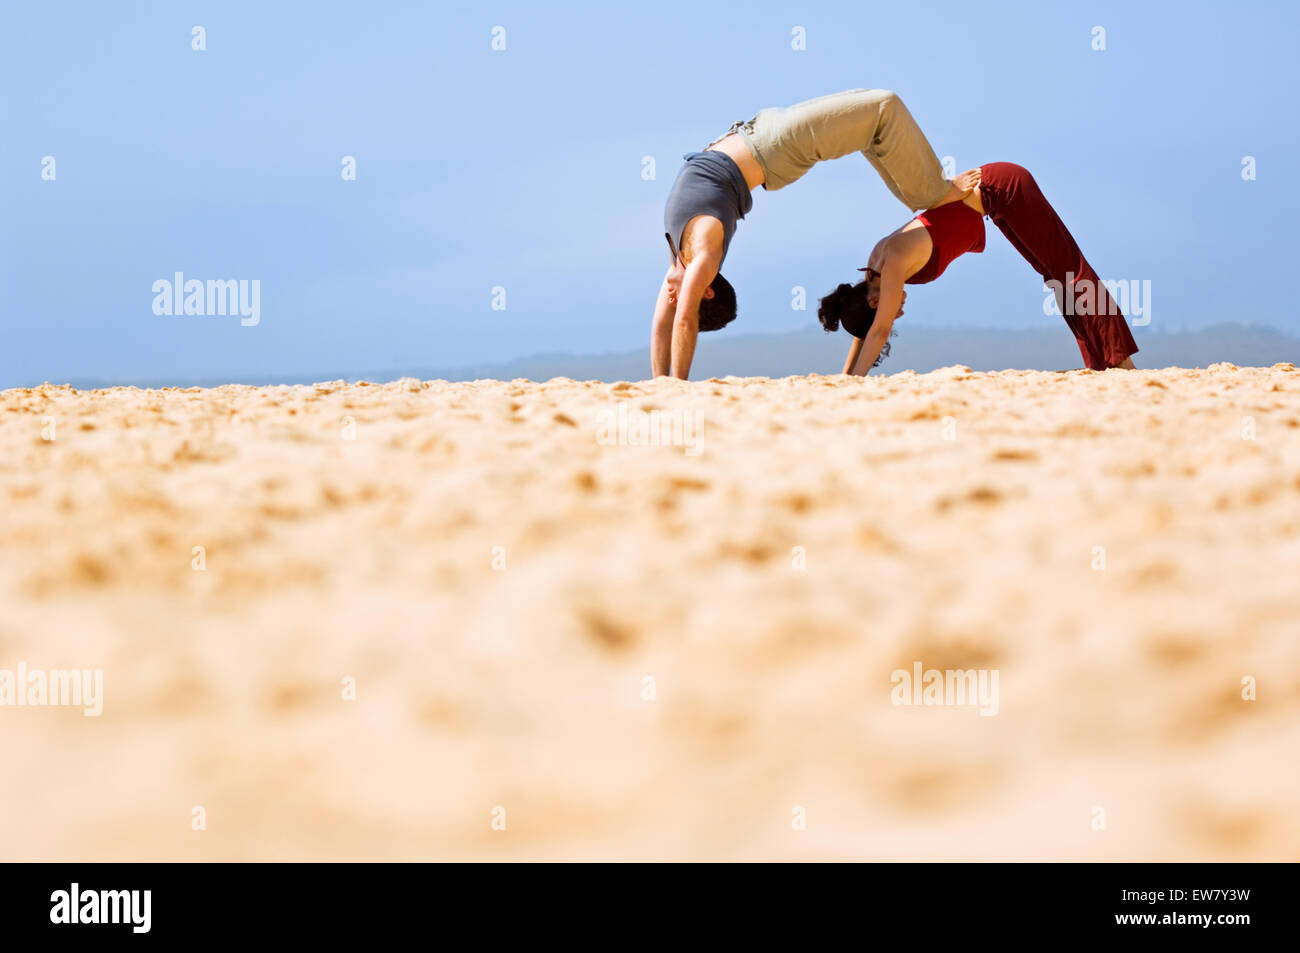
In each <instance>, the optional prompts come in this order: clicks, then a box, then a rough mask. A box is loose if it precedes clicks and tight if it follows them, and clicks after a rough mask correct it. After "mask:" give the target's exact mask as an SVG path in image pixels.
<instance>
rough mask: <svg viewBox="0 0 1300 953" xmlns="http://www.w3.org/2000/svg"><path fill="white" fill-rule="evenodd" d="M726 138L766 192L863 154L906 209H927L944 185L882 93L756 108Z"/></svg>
mask: <svg viewBox="0 0 1300 953" xmlns="http://www.w3.org/2000/svg"><path fill="white" fill-rule="evenodd" d="M732 132H735V133H739V134H740V135H741V137H742V138H744V140H745V142H746V144H747V145H748V146H749V148H750V151H751V152H753V153H754V158H755V159H757V160H758V164H759V166H761V167H762V169H763V177H764V180H765V181H764V183H763V187H764V188H766V189H767V190H768V191H769V192H774V191H776V190H777V189H783V188H785V187H786V186H787V185H789V184H790V183H791V182H794V181H795V180H796V179H798V178H800V177H801V176H802V175H803V174H804V173H805V172H807V171H808V170H809V169H811V168H812V167H813V165H815V164H816V163H818V162H825V161H826V160H827V159H838V158H840V157H841V156H846V155H848V154H849V153H850V152H861V153H862V154H863V155H864V156H866V157H867V161H868V162H870V163H871V164H872V165H873V166H875V169H876V171H877V172H879V173H880V177H881V178H882V179H884V180H885V185H887V186H888V187H889V191H891V192H893V193H894V195H895V196H897V197H898V200H899V201H900V202H902V203H903V204H904V205H906V206H907V207H908V208H910V209H912V210H913V211H917V210H920V209H925V208H932V207H933V206H934V204H935V203H936V202H938V201H939V200H940V199H942V198H943V197H944V195H946V194H947V192H948V189H949V186H950V183H949V182H948V181H947V180H946V179H944V177H943V168H942V167H941V166H940V165H939V160H938V158H936V157H935V154H934V150H933V149H932V148H930V143H929V142H928V141H926V138H925V134H924V133H922V132H921V128H920V127H919V126H918V125H917V124H916V120H915V119H913V118H912V114H911V113H910V112H908V111H907V107H906V106H904V105H903V101H902V100H901V99H899V98H898V94H897V93H892V92H890V91H889V90H887V89H850V90H848V91H846V92H843V93H832V94H831V95H829V96H819V97H818V98H817V99H810V100H808V101H807V102H802V103H799V104H797V105H794V106H790V107H788V108H781V107H775V108H771V109H763V110H760V111H759V112H758V114H757V115H755V116H754V118H752V119H749V120H747V121H744V122H736V123H733V124H732V126H731V128H730V129H729V130H727V133H732ZM724 135H725V134H724ZM718 138H719V139H720V138H722V137H721V136H719V137H718ZM716 141H717V140H716V139H715V140H714V142H716ZM712 144H713V143H710V145H712Z"/></svg>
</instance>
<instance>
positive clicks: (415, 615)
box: [0, 364, 1300, 860]
mask: <svg viewBox="0 0 1300 953" xmlns="http://www.w3.org/2000/svg"><path fill="white" fill-rule="evenodd" d="M650 411H656V412H657V416H655V417H654V418H650V417H648V416H642V414H643V413H645V414H648V413H649V412H650ZM665 421H667V422H668V423H667V424H666V425H665V424H664V422H665ZM648 424H657V425H663V426H665V427H666V428H667V429H665V430H664V431H663V432H662V433H658V434H657V435H658V436H666V435H668V433H669V430H671V428H672V427H674V426H675V427H676V430H677V437H679V438H680V442H685V441H687V440H690V442H691V443H692V444H693V449H694V450H698V451H699V452H698V453H695V452H691V453H688V452H686V450H687V449H691V448H687V447H684V446H680V445H679V446H644V445H633V444H635V443H637V442H642V443H644V442H645V440H647V439H650V437H649V431H648V429H646V428H647V425H648ZM51 428H52V431H51ZM43 432H45V435H46V436H51V435H52V436H53V437H54V439H52V440H49V439H43V436H42V435H43ZM692 438H693V439H692ZM0 449H2V450H3V453H2V454H0V513H2V514H3V516H2V518H0V569H2V570H3V571H2V572H0V587H3V589H2V592H0V605H2V606H3V612H2V613H0V669H10V670H14V669H15V668H16V666H17V665H18V663H19V662H24V663H26V665H27V666H28V668H29V669H32V668H42V669H52V668H77V669H102V670H103V678H104V703H103V705H104V710H103V714H102V715H101V716H99V717H97V718H96V717H85V716H84V715H83V714H82V712H81V711H80V709H70V708H48V707H47V708H33V707H21V708H20V707H0V751H2V752H3V764H4V767H3V769H2V774H0V777H2V779H3V783H0V859H4V860H12V859H22V860H53V859H67V860H71V859H76V860H101V859H102V860H148V859H195V860H198V859H317V860H326V859H410V860H415V859H440V858H446V859H529V858H539V859H540V858H557V859H563V858H573V859H593V858H656V859H672V858H692V859H710V858H713V859H794V858H821V859H1017V858H1039V859H1082V860H1132V859H1160V860H1195V859H1222V860H1248V859H1273V860H1300V812H1297V809H1296V805H1297V804H1300V770H1298V769H1297V758H1298V755H1300V621H1298V619H1300V616H1298V613H1297V609H1298V608H1300V372H1297V370H1296V369H1295V368H1294V367H1293V366H1291V365H1289V364H1286V365H1277V366H1274V367H1272V368H1236V367H1232V366H1230V365H1215V366H1213V367H1211V368H1210V369H1208V370H1182V369H1177V368H1171V369H1166V370H1159V371H1138V372H1134V373H1123V372H1108V373H1104V374H1103V373H1092V372H1087V371H1076V372H1070V373H1060V374H1050V373H1039V372H1021V371H1008V372H1002V373H995V374H983V373H972V372H970V371H968V370H967V369H965V368H946V369H944V370H940V371H935V372H933V373H930V374H924V375H916V374H912V373H901V374H894V375H891V376H884V377H873V378H869V379H866V380H861V379H849V378H845V377H839V376H835V377H818V376H811V377H803V378H788V379H783V380H769V379H765V378H748V379H738V378H728V379H725V380H710V381H700V382H695V383H691V384H689V385H687V384H682V383H680V382H674V381H666V380H661V381H657V382H651V383H647V382H642V383H613V384H611V383H598V382H574V381H570V380H563V379H558V380H553V381H550V382H547V383H542V384H537V383H530V382H527V381H515V382H509V383H507V382H499V381H482V382H477V383H466V384H448V383H445V382H438V381H432V382H421V381H415V380H403V381H398V382H395V383H391V384H385V385H366V384H354V385H345V384H344V383H342V382H334V383H326V384H319V385H316V386H314V387H244V386H228V387H220V388H216V389H202V390H201V389H190V390H161V391H157V390H155V391H142V390H136V389H133V388H126V389H123V388H117V389H113V390H104V391H95V392H78V391H74V390H72V389H70V388H63V387H53V386H48V385H47V386H45V387H41V388H34V389H26V390H9V391H4V392H0ZM195 547H203V560H204V561H205V564H206V569H204V570H203V571H197V570H196V569H194V568H193V566H194V564H195V562H196V561H197V560H198V558H199V557H198V556H196V555H195ZM496 547H501V548H500V549H497V548H496ZM916 662H920V663H922V664H923V666H924V667H925V668H926V669H930V668H934V669H941V670H942V669H983V670H986V671H993V670H996V672H997V673H998V678H999V698H998V711H997V714H996V715H994V716H991V717H986V716H982V715H981V714H980V713H979V711H978V710H977V709H976V708H973V707H951V708H940V707H926V706H920V707H916V706H896V705H894V704H892V703H891V689H892V687H893V686H892V685H891V673H892V672H894V671H895V670H897V669H904V670H908V671H910V670H911V669H912V667H913V664H914V663H916ZM347 678H351V679H355V686H356V700H355V701H348V700H344V699H343V697H342V694H343V692H344V680H345V679H347ZM1243 679H1254V680H1255V685H1256V688H1255V691H1256V693H1257V698H1256V700H1254V701H1250V700H1244V699H1243V697H1242V694H1243ZM196 806H201V807H202V808H203V809H204V811H205V812H206V827H207V829H206V830H204V831H194V830H192V829H191V818H192V811H193V809H194V808H195V807H196ZM497 808H504V818H505V830H493V829H492V824H493V817H494V813H493V812H494V809H497ZM801 812H802V813H801ZM496 816H497V817H500V816H501V812H500V811H497V814H496ZM800 818H804V819H806V830H798V829H793V828H796V827H798V826H800V824H799V819H800ZM1099 821H1100V822H1102V823H1104V829H1094V827H1096V826H1099Z"/></svg>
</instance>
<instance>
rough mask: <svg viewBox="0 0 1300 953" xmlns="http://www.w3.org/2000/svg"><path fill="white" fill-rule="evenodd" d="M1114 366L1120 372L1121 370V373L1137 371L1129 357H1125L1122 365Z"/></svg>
mask: <svg viewBox="0 0 1300 953" xmlns="http://www.w3.org/2000/svg"><path fill="white" fill-rule="evenodd" d="M1115 366H1116V367H1117V368H1119V369H1120V370H1122V371H1136V370H1137V368H1136V367H1134V366H1133V358H1131V357H1126V358H1124V363H1123V364H1116V365H1115Z"/></svg>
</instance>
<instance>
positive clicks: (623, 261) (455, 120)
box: [0, 0, 1300, 386]
mask: <svg viewBox="0 0 1300 953" xmlns="http://www.w3.org/2000/svg"><path fill="white" fill-rule="evenodd" d="M1296 10H1297V7H1296V5H1294V4H1291V3H1284V2H1266V3H1255V4H1249V5H1239V6H1231V7H1230V6H1228V5H1218V4H1216V5H1211V4H1199V3H1180V4H1176V5H1175V4H1168V3H1161V4H1132V3H1109V2H1105V3H1097V2H1063V3H1045V2H1042V0H1039V2H1024V3H1018V2H1011V3H999V4H997V5H995V6H994V7H991V8H983V7H980V6H976V5H971V4H957V3H943V2H935V3H930V4H925V5H921V6H918V5H915V4H867V3H861V2H853V3H842V4H841V3H826V4H798V3H795V4H789V3H757V4H753V3H751V4H745V5H743V6H738V5H735V4H729V3H710V2H693V3H690V4H672V5H666V4H647V5H640V6H638V7H636V8H628V9H624V8H622V5H618V6H612V5H609V4H604V3H591V4H580V3H558V4H550V3H548V4H524V3H518V4H514V3H505V4H473V3H467V4H446V3H384V2H377V3H375V4H371V5H366V4H353V3H348V4H341V3H332V2H316V3H310V4H309V3H301V4H289V3H285V4H279V3H276V4H268V3H231V2H223V3H216V2H213V3H183V2H174V3H139V2H123V3H120V4H100V3H59V2H57V0H55V2H49V3H44V4H21V5H19V4H11V5H7V6H6V10H5V15H4V20H5V28H4V30H3V32H2V33H0V82H3V84H4V89H5V90H6V94H5V96H4V97H3V98H0V241H2V242H3V246H2V249H0V332H2V334H0V339H2V343H0V386H13V385H16V384H30V383H35V382H40V381H42V380H47V379H48V380H51V381H55V382H58V381H62V380H67V379H86V378H95V379H106V380H115V381H131V380H158V379H168V380H177V381H183V380H190V379H226V378H230V377H236V376H238V377H247V376H254V377H260V378H264V379H266V380H268V381H274V380H276V379H277V378H279V377H281V376H284V377H302V376H308V377H310V376H335V375H343V376H349V375H352V374H361V373H366V372H374V371H378V370H383V369H384V368H389V367H426V368H452V367H456V366H461V365H467V364H482V363H487V362H493V361H496V360H506V359H509V358H514V357H520V356H525V355H529V354H534V353H538V352H554V351H578V352H600V351H606V350H616V349H624V348H633V347H640V346H644V345H645V343H646V341H647V339H648V332H649V321H650V312H651V308H652V305H653V300H654V296H655V293H656V291H657V288H658V285H659V281H660V280H661V278H662V275H663V266H664V259H665V251H664V247H663V237H662V217H663V202H664V198H665V196H666V194H667V190H668V188H669V186H670V185H671V183H672V179H673V177H674V176H675V175H676V172H677V169H678V166H679V164H680V158H681V155H682V154H683V153H684V152H688V151H691V150H694V149H698V148H701V147H703V145H704V144H705V143H706V142H708V141H709V140H710V139H712V138H713V137H714V136H716V135H717V134H719V133H720V132H721V131H722V130H724V129H725V128H726V127H727V126H728V125H729V124H730V123H731V122H732V121H733V120H736V119H745V118H748V117H749V116H751V115H752V114H753V113H754V112H756V111H757V110H758V109H760V108H762V107H765V106H773V105H789V104H791V103H794V102H798V101H800V100H803V99H807V98H810V97H813V96H818V95H822V94H824V93H829V92H834V91H837V90H841V89H848V88H854V87H881V88H889V89H895V90H897V91H898V92H899V93H900V94H901V95H902V97H903V99H904V101H905V102H906V103H907V104H908V106H909V107H910V108H911V110H912V112H913V114H914V115H915V116H916V117H917V119H918V121H919V122H920V124H921V127H922V128H923V129H924V130H925V132H926V134H927V135H928V136H929V138H930V141H931V144H932V145H933V146H934V148H935V151H936V153H938V155H940V156H941V157H942V156H953V157H954V158H955V160H956V163H957V167H958V168H959V169H964V168H967V167H969V166H973V165H978V164H980V163H983V162H989V161H996V160H1006V161H1013V162H1018V163H1020V164H1022V165H1024V166H1026V167H1028V168H1029V169H1030V170H1031V171H1033V173H1034V174H1035V176H1036V178H1037V179H1038V181H1039V183H1040V185H1041V186H1042V187H1043V189H1044V192H1045V193H1046V194H1047V196H1048V198H1049V199H1050V200H1051V201H1052V202H1053V204H1054V205H1055V206H1056V208H1057V210H1058V211H1059V212H1060V213H1061V215H1062V217H1063V218H1064V220H1065V222H1066V224H1067V225H1068V226H1069V227H1070V228H1071V230H1072V231H1073V232H1074V234H1075V236H1076V238H1077V239H1078V240H1079V243H1080V245H1081V246H1082V248H1083V250H1084V253H1085V254H1086V255H1087V256H1088V258H1089V259H1090V260H1091V261H1092V263H1093V264H1094V265H1095V266H1096V267H1097V269H1098V271H1099V272H1100V273H1101V274H1102V276H1103V277H1105V278H1118V279H1136V280H1150V281H1151V282H1152V289H1153V291H1152V302H1151V305H1152V322H1151V325H1150V327H1148V328H1140V329H1138V332H1139V334H1138V341H1139V344H1140V343H1141V339H1142V334H1145V333H1152V332H1155V333H1158V332H1160V331H1162V330H1177V329H1184V328H1192V327H1197V326H1202V325H1205V324H1211V323H1216V322H1220V321H1250V322H1256V323H1265V324H1271V325H1273V326H1276V327H1279V328H1283V329H1285V330H1288V331H1290V332H1292V333H1297V331H1300V326H1298V324H1297V318H1296V316H1295V306H1294V305H1293V303H1292V302H1291V300H1290V296H1289V295H1288V294H1286V293H1285V292H1283V291H1282V290H1281V289H1280V288H1279V286H1278V284H1277V282H1278V279H1280V278H1284V277H1285V276H1289V275H1290V274H1291V272H1292V270H1293V268H1294V264H1293V258H1294V255H1295V249H1296V247H1297V242H1296V240H1295V237H1294V234H1293V232H1292V228H1293V225H1294V223H1295V222H1296V221H1297V218H1298V217H1300V199H1297V189H1296V186H1295V183H1296V174H1295V171H1294V168H1295V166H1294V161H1295V159H1296V157H1297V155H1300V149H1298V146H1300V142H1298V139H1300V134H1298V133H1297V121H1296V108H1295V102H1294V97H1295V91H1296V89H1297V88H1300V69H1298V68H1297V65H1296V60H1297V56H1296V54H1295V52H1294V50H1293V49H1292V45H1293V43H1294V40H1295V37H1296V35H1297V33H1298V32H1300V14H1297V12H1296ZM196 25H200V26H202V27H203V28H204V30H205V34H206V35H205V40H206V49H205V50H203V51H195V50H193V49H192V48H191V43H192V39H191V37H192V32H191V31H192V27H194V26H196ZM495 26H502V27H504V28H505V41H506V49H505V50H504V51H494V50H493V49H492V48H491V45H492V30H493V27H495ZM796 26H799V27H803V28H804V30H805V32H806V37H807V41H806V43H807V48H806V49H805V50H802V51H796V50H793V49H792V48H791V37H792V30H793V29H794V28H795V27H796ZM1095 26H1102V27H1104V28H1105V30H1106V49H1105V50H1104V51H1094V50H1093V49H1092V30H1093V27H1095ZM348 155H350V156H354V157H355V160H356V179H355V181H345V180H344V179H343V178H342V176H341V174H340V173H341V169H342V159H343V157H344V156H348ZM45 156H53V157H54V161H55V176H56V177H55V179H54V180H53V181H48V180H45V179H43V178H42V168H43V161H44V157H45ZM646 156H652V157H654V159H655V163H656V172H657V175H656V178H655V179H654V180H651V181H646V180H644V179H643V177H642V168H643V164H642V163H643V157H646ZM1244 156H1254V157H1255V160H1256V164H1257V178H1256V180H1255V181H1243V179H1242V175H1241V169H1242V160H1243V157H1244ZM908 217H910V213H909V212H908V211H907V210H906V209H904V208H903V207H902V206H901V205H900V204H899V203H898V202H897V200H895V199H894V198H893V197H892V196H891V195H890V194H889V192H888V191H887V190H886V189H885V187H884V185H883V184H882V183H881V182H880V180H879V179H878V178H877V177H876V175H875V173H874V172H873V170H872V169H871V167H870V166H869V165H868V164H867V163H866V161H865V160H863V159H861V158H860V157H857V156H850V157H847V158H845V159H841V160H839V161H837V162H833V163H826V164H823V165H822V166H820V167H817V168H815V169H813V170H812V172H810V173H809V174H808V175H807V176H806V177H805V178H804V179H802V180H800V181H799V182H797V183H795V184H794V185H792V186H790V187H789V188H786V189H784V190H781V191H779V192H775V193H771V194H767V193H765V192H763V191H762V190H759V191H758V192H757V193H756V194H755V201H754V209H753V211H752V212H751V213H750V215H749V217H748V218H747V219H746V220H745V221H743V222H742V223H741V224H740V227H739V230H738V232H737V235H736V238H735V241H734V242H733V244H732V247H731V252H730V255H729V257H728V260H727V264H726V267H725V268H724V272H725V273H726V274H727V275H728V277H729V278H730V279H731V281H732V283H733V284H735V286H736V288H737V291H738V295H739V299H740V318H739V319H738V320H737V322H736V323H735V324H734V325H733V326H732V328H731V329H728V331H726V332H723V333H724V334H736V333H743V332H779V331H789V330H795V329H797V328H800V327H806V326H810V325H811V324H815V321H816V318H815V299H816V297H817V296H819V295H820V294H822V293H824V292H825V291H827V290H829V289H830V288H831V287H833V286H834V285H835V283H836V282H838V281H841V280H847V279H848V278H849V277H851V275H852V272H853V269H854V268H855V267H856V266H858V265H859V264H861V263H862V262H864V261H865V259H866V255H867V252H868V251H869V250H870V248H871V245H872V244H873V243H874V242H875V241H876V239H877V238H879V237H880V236H881V235H883V234H884V233H886V232H888V231H890V230H892V229H893V228H895V227H897V226H898V225H900V224H902V223H903V222H904V221H906V220H907V218H908ZM177 271H180V272H183V273H184V274H185V275H186V277H187V278H199V279H202V280H206V279H245V280H253V279H256V280H258V281H260V287H261V314H260V319H261V320H260V323H259V324H258V325H257V326H256V327H244V326H241V323H240V321H239V319H238V318H237V317H233V318H232V317H229V316H224V317H223V316H192V315H191V316H175V315H173V316H159V315H155V314H154V313H153V308H152V305H153V300H154V293H153V291H152V285H153V282H154V281H155V280H158V279H161V278H167V279H170V278H171V276H172V275H173V273H174V272H177ZM497 286H501V287H504V288H505V289H506V308H505V310H503V311H501V310H493V309H492V307H491V305H492V300H493V291H492V289H493V288H494V287H497ZM794 286H803V287H806V288H807V289H808V295H809V302H810V308H809V310H807V311H796V310H793V309H792V308H791V288H792V287H794ZM1042 302H1043V293H1042V290H1041V282H1040V281H1039V280H1038V278H1037V276H1035V275H1034V274H1033V273H1032V272H1031V271H1030V270H1029V268H1028V266H1027V265H1026V264H1025V263H1024V262H1023V261H1022V260H1021V259H1020V258H1019V257H1018V256H1017V255H1016V253H1015V252H1014V251H1013V250H1012V249H1011V248H1010V246H1008V245H1007V243H1006V241H1005V240H1004V239H1003V238H1002V236H1001V235H1000V234H998V233H997V232H996V230H994V229H990V232H989V241H988V250H987V251H986V252H985V253H984V254H983V255H968V256H966V257H965V258H963V259H960V260H959V261H958V262H957V263H955V264H954V265H953V266H952V267H951V268H950V269H949V271H948V273H947V274H946V275H945V276H944V278H943V280H942V281H940V282H937V283H936V284H934V285H930V286H926V287H925V288H918V289H915V290H914V291H913V293H912V294H911V295H910V296H909V301H908V309H907V316H906V317H905V318H904V319H903V321H905V322H915V323H917V324H931V325H954V324H959V325H971V326H980V325H996V326H1002V327H1008V326H1031V325H1042V324H1043V323H1044V322H1047V323H1050V322H1054V321H1055V322H1060V318H1052V317H1045V316H1044V315H1043V313H1042ZM1062 333H1066V332H1065V331H1064V328H1063V329H1062ZM708 341H709V338H708V337H705V338H704V339H703V340H702V343H701V347H707V346H708ZM647 373H648V359H647Z"/></svg>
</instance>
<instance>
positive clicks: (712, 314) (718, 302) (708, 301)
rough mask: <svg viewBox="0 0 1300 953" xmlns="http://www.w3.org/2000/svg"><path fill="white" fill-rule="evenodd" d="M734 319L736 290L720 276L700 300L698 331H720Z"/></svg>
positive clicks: (716, 277) (715, 278)
mask: <svg viewBox="0 0 1300 953" xmlns="http://www.w3.org/2000/svg"><path fill="white" fill-rule="evenodd" d="M735 317H736V289H735V288H733V287H731V282H729V281H728V280H727V279H726V278H724V277H722V275H721V274H719V275H717V276H715V277H714V279H713V284H711V285H710V286H709V287H708V288H707V289H706V290H705V292H704V297H703V298H702V299H701V300H700V330H701V331H721V330H722V329H723V328H725V327H726V326H727V325H728V324H730V323H731V322H732V321H733V320H735Z"/></svg>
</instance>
